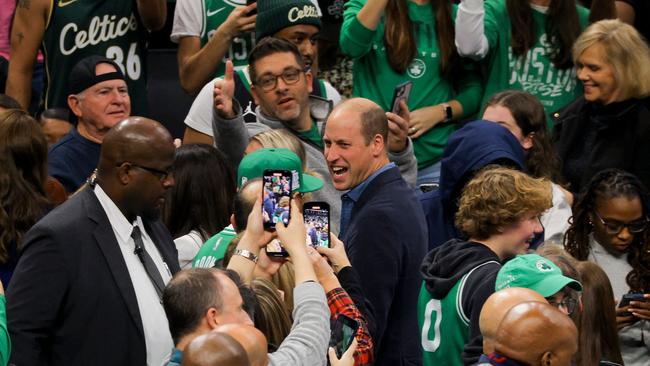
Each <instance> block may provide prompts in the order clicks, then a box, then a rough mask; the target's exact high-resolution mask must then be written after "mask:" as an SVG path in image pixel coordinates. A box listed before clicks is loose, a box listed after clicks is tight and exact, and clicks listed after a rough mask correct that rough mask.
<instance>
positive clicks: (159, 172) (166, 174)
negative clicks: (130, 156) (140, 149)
mask: <svg viewBox="0 0 650 366" xmlns="http://www.w3.org/2000/svg"><path fill="white" fill-rule="evenodd" d="M125 163H126V164H129V165H131V166H132V167H134V168H138V169H141V170H144V171H146V172H148V173H151V174H153V175H155V176H156V177H158V179H160V181H161V182H164V181H165V180H166V179H167V178H168V177H170V176H173V174H174V173H173V172H170V171H167V170H159V169H155V168H150V167H148V166H144V165H139V164H134V163H131V162H128V161H123V162H121V163H119V164H116V166H121V165H122V164H125Z"/></svg>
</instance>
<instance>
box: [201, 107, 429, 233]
mask: <svg viewBox="0 0 650 366" xmlns="http://www.w3.org/2000/svg"><path fill="white" fill-rule="evenodd" d="M312 101H313V99H312ZM233 110H234V111H235V113H236V116H235V117H234V118H233V119H223V118H221V117H220V116H219V114H218V113H213V117H212V130H213V133H214V142H215V145H216V146H217V147H219V149H220V150H221V151H223V152H224V154H226V156H228V158H229V160H230V162H232V164H233V165H234V166H235V167H237V166H239V162H240V161H241V159H242V158H243V157H244V150H246V146H248V142H249V140H250V137H252V136H255V135H257V134H259V133H262V132H264V131H267V130H271V129H281V128H282V129H288V128H287V127H286V126H285V125H284V123H283V122H282V121H279V120H276V119H272V118H270V117H267V116H265V115H264V114H263V113H262V111H261V109H260V107H257V109H256V110H255V114H256V115H257V122H255V123H245V122H244V118H243V115H242V108H241V106H240V105H239V103H238V102H237V101H236V100H233ZM316 123H317V124H318V127H319V130H320V132H321V136H322V135H323V131H324V130H325V120H317V121H316ZM288 130H289V129H288ZM289 131H291V130H289ZM300 141H301V142H302V145H303V146H304V148H305V152H306V154H307V167H308V168H309V169H311V170H312V171H314V172H316V173H318V174H319V175H320V176H321V177H322V179H323V183H324V184H323V188H321V189H320V190H318V191H316V192H313V193H312V197H313V200H314V201H325V202H327V203H329V204H330V230H331V231H332V232H333V233H335V234H338V232H339V224H340V218H341V193H342V192H339V191H337V190H336V188H334V185H333V183H332V178H331V176H330V172H329V169H328V167H327V161H326V160H325V156H324V155H323V151H321V150H320V149H319V148H318V147H316V146H313V145H312V144H310V143H308V142H305V141H304V140H302V139H301V140H300ZM388 157H389V158H390V160H391V161H392V162H394V163H395V164H396V165H397V166H398V167H399V170H400V172H401V173H402V177H403V178H404V180H405V181H406V182H407V183H408V184H409V185H410V186H411V187H414V186H415V182H416V180H417V173H418V172H417V161H416V160H415V155H414V154H413V144H412V143H411V141H410V140H409V142H408V144H407V147H406V149H405V150H404V151H402V152H400V153H398V154H393V153H390V152H389V153H388Z"/></svg>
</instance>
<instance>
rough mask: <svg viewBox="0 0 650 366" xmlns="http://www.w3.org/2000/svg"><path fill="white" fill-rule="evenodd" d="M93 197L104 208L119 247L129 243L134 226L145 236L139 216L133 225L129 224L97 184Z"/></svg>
mask: <svg viewBox="0 0 650 366" xmlns="http://www.w3.org/2000/svg"><path fill="white" fill-rule="evenodd" d="M95 195H96V196H97V199H98V200H99V203H100V204H101V205H102V207H103V208H104V212H106V216H108V221H109V222H110V223H111V227H113V232H114V233H115V236H116V237H117V240H118V242H119V243H120V245H124V244H126V243H128V242H129V239H130V238H131V232H132V231H133V226H134V225H135V224H137V225H138V226H140V231H141V232H142V235H143V236H145V235H147V234H146V233H145V230H144V225H143V223H142V219H141V218H140V216H138V217H136V219H135V221H134V222H133V223H130V222H129V220H127V219H126V217H125V216H124V214H123V213H122V211H120V209H119V208H118V207H117V205H115V202H113V200H112V199H111V198H110V197H108V195H107V194H106V192H104V190H103V189H102V187H101V186H100V185H99V184H97V185H96V186H95ZM143 240H144V239H143Z"/></svg>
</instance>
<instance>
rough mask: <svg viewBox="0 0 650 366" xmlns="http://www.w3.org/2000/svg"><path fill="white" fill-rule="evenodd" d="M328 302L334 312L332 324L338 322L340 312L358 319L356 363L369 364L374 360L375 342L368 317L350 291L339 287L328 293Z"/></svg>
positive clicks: (331, 319)
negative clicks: (355, 301) (358, 307)
mask: <svg viewBox="0 0 650 366" xmlns="http://www.w3.org/2000/svg"><path fill="white" fill-rule="evenodd" d="M327 304H328V305H329V308H330V313H331V314H332V316H331V318H330V321H331V322H332V324H334V322H336V319H337V318H338V316H339V314H345V315H346V316H347V317H350V318H352V319H354V320H356V321H357V322H358V323H359V329H358V330H357V334H356V335H355V338H356V340H357V350H356V351H355V352H354V364H355V365H367V364H370V363H371V362H372V361H373V342H372V337H371V336H370V332H368V324H367V323H366V319H365V318H364V317H363V315H361V312H359V309H357V307H356V305H354V302H353V301H352V299H351V298H350V295H348V293H347V292H346V291H345V290H344V289H342V288H340V287H337V288H335V289H333V290H331V291H330V292H328V293H327Z"/></svg>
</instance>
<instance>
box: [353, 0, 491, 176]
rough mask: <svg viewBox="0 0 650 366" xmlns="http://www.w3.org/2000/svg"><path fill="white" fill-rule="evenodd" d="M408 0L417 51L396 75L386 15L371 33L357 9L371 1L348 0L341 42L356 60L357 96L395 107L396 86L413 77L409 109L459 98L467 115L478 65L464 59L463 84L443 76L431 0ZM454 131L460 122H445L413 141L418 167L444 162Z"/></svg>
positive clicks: (476, 91) (477, 91) (477, 89)
mask: <svg viewBox="0 0 650 366" xmlns="http://www.w3.org/2000/svg"><path fill="white" fill-rule="evenodd" d="M403 1H407V3H408V11H409V17H410V18H411V20H412V21H413V26H414V31H415V38H416V43H417V49H418V52H417V55H416V57H415V58H414V59H413V61H412V63H411V65H410V66H409V68H408V70H407V71H406V72H405V73H403V74H398V73H396V72H395V71H394V70H393V69H392V68H391V67H390V64H389V63H388V58H387V57H386V49H385V47H384V42H383V38H384V20H383V18H382V19H381V20H380V23H379V25H378V27H377V29H376V30H374V31H372V30H370V29H368V28H366V27H365V26H363V25H362V24H361V23H360V22H359V20H358V19H357V13H359V11H360V10H361V8H362V7H363V5H364V4H365V3H366V0H349V1H348V2H347V3H346V4H345V13H344V21H343V26H342V27H341V38H340V46H341V50H343V52H344V53H345V54H347V55H348V56H350V57H352V58H353V59H354V68H353V73H352V75H353V80H354V87H353V90H352V94H353V95H354V96H359V97H364V98H368V99H370V100H373V101H374V102H376V103H377V104H379V105H380V106H381V107H382V108H383V109H384V110H386V111H388V110H390V108H391V105H390V104H391V102H392V99H393V91H394V88H395V86H396V85H398V84H401V83H403V82H405V81H407V80H410V81H412V82H413V89H412V90H411V94H410V97H409V101H408V107H409V110H411V111H414V110H416V109H420V108H424V107H429V106H434V105H437V104H440V103H443V102H448V101H450V100H453V99H456V100H458V102H460V104H461V105H462V106H463V115H464V116H469V115H472V114H474V113H476V111H477V110H478V107H479V104H478V102H479V100H480V98H481V92H482V90H481V83H480V78H479V75H478V73H477V72H476V71H475V70H474V65H473V64H471V63H470V62H468V61H464V63H463V69H464V70H463V72H462V73H461V74H462V75H458V80H457V83H458V84H457V85H458V87H457V88H456V89H455V88H454V85H453V84H452V80H450V78H443V77H442V76H441V74H440V61H439V51H440V50H439V48H438V39H437V37H436V24H435V17H434V14H433V10H432V7H431V4H425V5H417V4H415V3H413V2H412V1H408V0H403ZM455 13H456V7H455V6H454V15H453V19H455V18H456V16H455ZM456 117H463V116H456ZM455 129H456V124H455V123H444V124H443V123H441V124H438V125H436V126H435V127H434V128H432V129H430V130H429V131H427V132H426V133H424V134H423V135H422V136H420V137H419V138H417V139H415V140H413V148H414V150H415V157H416V158H417V160H418V169H422V168H426V167H428V166H430V165H433V164H435V163H437V162H438V161H439V160H440V157H441V156H442V150H443V149H444V148H445V146H446V145H447V139H448V138H449V135H450V134H451V133H452V132H454V130H455Z"/></svg>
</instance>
